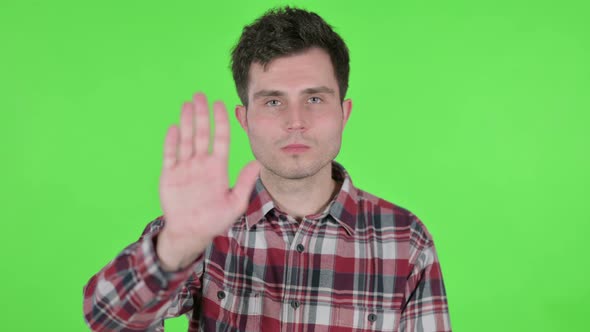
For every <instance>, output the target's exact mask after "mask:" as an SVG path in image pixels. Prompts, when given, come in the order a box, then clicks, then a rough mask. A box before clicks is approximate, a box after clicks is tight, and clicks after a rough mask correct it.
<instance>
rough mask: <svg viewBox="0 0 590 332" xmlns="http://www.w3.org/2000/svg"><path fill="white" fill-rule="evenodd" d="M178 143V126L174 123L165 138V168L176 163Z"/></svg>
mask: <svg viewBox="0 0 590 332" xmlns="http://www.w3.org/2000/svg"><path fill="white" fill-rule="evenodd" d="M177 145H178V127H177V126H176V125H172V126H171V127H170V128H168V131H167V132H166V138H165V139H164V168H165V169H168V168H171V167H173V166H174V165H176V148H177Z"/></svg>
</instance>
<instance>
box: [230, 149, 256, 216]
mask: <svg viewBox="0 0 590 332" xmlns="http://www.w3.org/2000/svg"><path fill="white" fill-rule="evenodd" d="M260 168H261V165H260V163H259V162H258V161H257V160H253V161H251V162H249V163H248V164H247V165H246V166H244V168H242V171H241V172H240V175H239V176H238V179H237V181H236V185H235V186H234V187H233V188H232V190H231V194H230V195H232V197H231V200H232V201H233V202H234V206H238V207H239V209H240V213H242V212H243V211H245V210H246V208H247V207H248V200H249V199H250V194H251V193H252V189H254V185H255V184H256V179H257V178H258V175H259V174H260Z"/></svg>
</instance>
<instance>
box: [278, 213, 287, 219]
mask: <svg viewBox="0 0 590 332" xmlns="http://www.w3.org/2000/svg"><path fill="white" fill-rule="evenodd" d="M279 219H281V220H282V221H287V217H286V216H285V215H284V214H281V215H279Z"/></svg>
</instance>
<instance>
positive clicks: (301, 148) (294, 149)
mask: <svg viewBox="0 0 590 332" xmlns="http://www.w3.org/2000/svg"><path fill="white" fill-rule="evenodd" d="M281 150H283V151H284V152H286V153H303V152H305V151H307V150H309V146H307V145H305V144H289V145H287V146H284V147H282V148H281Z"/></svg>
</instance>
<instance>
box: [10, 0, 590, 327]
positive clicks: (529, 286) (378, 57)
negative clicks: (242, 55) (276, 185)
mask: <svg viewBox="0 0 590 332" xmlns="http://www.w3.org/2000/svg"><path fill="white" fill-rule="evenodd" d="M282 4H292V5H298V6H301V7H304V8H307V9H310V10H313V11H316V12H317V13H319V14H320V15H322V16H323V17H324V18H325V19H326V20H327V21H328V23H330V24H331V25H333V26H334V28H335V30H336V31H337V32H338V33H340V34H341V36H342V37H343V38H344V40H345V41H346V42H347V43H348V46H349V48H350V51H351V75H350V89H349V93H348V95H347V97H348V98H351V99H352V100H353V105H354V106H353V111H352V115H351V118H350V121H349V122H348V125H347V127H346V129H345V132H344V138H343V145H342V150H341V152H340V154H339V156H338V158H337V160H338V161H339V162H341V163H342V164H343V165H344V166H345V167H346V168H347V169H348V171H349V172H350V174H351V176H352V179H353V181H354V183H355V185H357V186H359V187H360V188H361V189H364V190H366V191H369V192H371V193H373V194H375V195H377V196H380V197H383V198H385V199H387V200H389V201H391V202H393V203H396V204H398V205H400V206H402V207H405V208H407V209H409V210H411V211H412V212H414V213H415V214H416V215H418V216H419V217H420V218H421V219H422V220H423V221H424V222H425V224H426V225H427V227H428V229H429V230H430V232H431V233H432V234H433V236H434V240H435V243H436V246H437V249H438V253H439V256H440V261H441V265H442V269H443V275H444V280H445V283H446V287H447V292H448V299H449V304H450V311H451V321H452V325H453V328H454V330H455V331H480V332H482V331H587V330H588V329H589V328H588V327H587V325H588V324H587V318H588V313H590V305H589V303H588V297H589V296H590V284H589V283H588V278H589V273H588V272H589V265H590V264H589V263H588V262H589V258H588V254H589V253H590V252H589V250H588V248H587V246H586V244H585V243H587V239H588V235H590V234H589V226H588V225H589V222H590V218H589V212H588V207H589V204H588V198H589V196H590V195H589V188H590V181H589V175H588V172H589V169H590V167H589V166H590V157H589V156H588V148H589V146H588V145H589V142H590V134H589V130H588V127H589V120H590V119H589V115H588V113H589V111H590V107H589V105H590V103H589V102H590V97H589V95H590V93H589V92H590V23H589V22H590V20H589V19H588V18H589V17H590V10H589V5H588V2H586V1H577V2H576V1H561V2H557V1H533V0H530V1H484V2H482V1H382V2H374V1H350V2H346V3H344V2H342V1H300V2H296V1H295V2H280V1H251V2H246V1H233V2H231V1H184V2H164V1H158V2H156V1H152V2H149V1H148V2H140V1H133V2H125V1H101V2H94V3H92V4H90V3H87V2H80V1H52V2H41V1H34V2H30V1H29V2H16V1H13V2H8V1H6V2H2V4H0V35H1V38H0V40H1V44H0V45H1V46H0V47H1V52H0V84H1V85H0V91H1V92H0V93H1V95H2V97H1V98H0V108H1V110H2V111H1V119H0V123H1V126H2V131H1V132H0V135H2V158H3V162H2V172H1V174H2V187H3V190H2V214H3V218H2V240H1V241H0V243H1V244H0V245H1V248H0V257H1V262H2V273H1V274H0V276H1V278H2V280H1V282H0V285H1V287H2V290H1V292H0V303H1V306H2V307H1V310H0V312H1V316H2V320H1V321H2V323H1V324H2V327H1V328H0V329H1V330H3V331H86V330H87V327H86V325H85V324H84V321H83V316H82V287H83V285H84V284H85V283H86V282H87V281H88V279H89V278H90V277H91V276H92V275H93V274H94V273H96V272H97V271H98V270H99V269H100V268H102V267H103V266H104V265H105V264H107V263H108V262H109V261H110V260H111V259H112V258H114V257H115V255H116V254H118V253H119V252H120V251H121V250H122V249H123V248H124V247H125V246H127V245H128V244H130V243H131V242H133V241H136V240H137V238H138V237H139V235H140V233H141V231H142V230H143V228H144V226H145V225H146V224H147V223H148V222H149V221H151V220H153V219H155V218H156V217H157V216H159V215H160V214H161V209H160V204H159V197H158V180H159V176H160V171H161V165H162V151H163V143H164V135H165V132H166V129H167V128H168V126H170V125H171V124H173V123H178V122H179V115H180V107H181V104H182V102H183V101H185V100H188V99H189V98H190V97H191V95H192V94H193V93H194V92H196V91H204V92H205V93H207V95H208V97H209V101H210V102H212V101H214V100H218V99H220V100H223V101H225V102H226V105H227V106H228V110H229V111H230V118H231V126H232V131H231V135H232V141H231V147H230V149H231V150H230V174H229V175H230V181H231V182H232V183H233V182H234V181H235V179H236V177H237V174H238V171H239V169H241V167H242V166H243V165H244V164H245V163H246V162H247V161H249V160H251V159H252V158H253V156H252V154H251V151H250V147H249V144H248V140H247V136H246V135H245V133H244V132H243V131H242V129H241V128H240V127H239V125H238V122H237V121H236V119H235V117H234V115H233V107H234V106H235V105H236V104H237V103H238V98H237V94H236V92H235V88H234V84H233V80H232V77H231V72H230V69H229V52H230V49H231V47H232V46H233V45H234V43H235V42H236V41H237V39H238V37H239V35H240V33H241V29H242V27H243V26H244V25H245V24H248V23H250V22H252V21H253V20H254V19H255V18H256V17H258V16H259V15H261V14H262V13H263V12H264V11H265V10H266V9H268V8H270V7H273V6H275V5H282ZM186 326H187V323H186V318H185V317H180V318H176V319H171V320H168V321H167V322H166V329H167V331H186Z"/></svg>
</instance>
